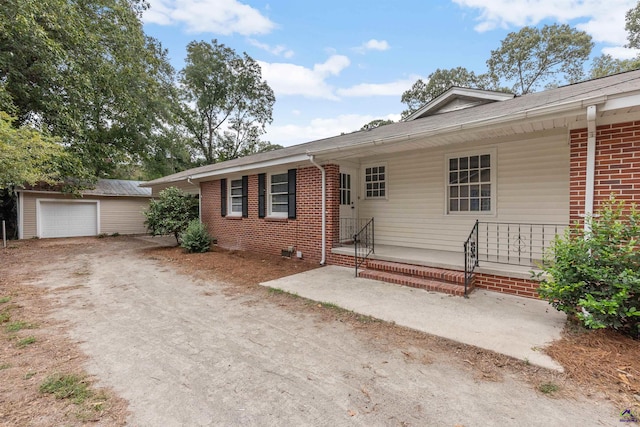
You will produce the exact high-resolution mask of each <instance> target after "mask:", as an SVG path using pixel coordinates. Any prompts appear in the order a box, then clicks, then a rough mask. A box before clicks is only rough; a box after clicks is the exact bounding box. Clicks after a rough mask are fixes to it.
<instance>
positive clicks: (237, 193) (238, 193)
mask: <svg viewBox="0 0 640 427" xmlns="http://www.w3.org/2000/svg"><path fill="white" fill-rule="evenodd" d="M231 196H232V197H233V196H242V187H240V188H231Z"/></svg>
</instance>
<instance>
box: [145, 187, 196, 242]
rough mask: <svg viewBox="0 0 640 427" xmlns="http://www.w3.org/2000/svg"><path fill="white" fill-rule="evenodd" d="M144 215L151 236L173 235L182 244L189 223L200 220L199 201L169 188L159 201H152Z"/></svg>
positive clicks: (162, 192)
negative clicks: (181, 235)
mask: <svg viewBox="0 0 640 427" xmlns="http://www.w3.org/2000/svg"><path fill="white" fill-rule="evenodd" d="M144 214H145V216H146V218H147V219H146V221H145V225H146V226H147V229H148V230H149V232H150V233H151V234H153V235H154V236H156V235H162V234H173V235H174V236H175V238H176V242H177V243H178V244H180V234H181V233H182V232H183V231H185V230H186V228H187V226H188V225H189V221H191V220H193V219H196V218H198V200H197V199H196V198H195V197H193V196H190V195H189V194H186V193H185V192H184V191H182V190H180V189H179V188H176V187H169V188H166V189H164V190H162V191H161V192H160V194H159V197H158V199H155V200H151V202H150V203H149V209H147V210H146V211H145V212H144Z"/></svg>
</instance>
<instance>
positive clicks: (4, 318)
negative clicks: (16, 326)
mask: <svg viewBox="0 0 640 427" xmlns="http://www.w3.org/2000/svg"><path fill="white" fill-rule="evenodd" d="M9 320H11V314H10V313H9V310H5V311H3V312H2V313H0V323H7V322H8V321H9Z"/></svg>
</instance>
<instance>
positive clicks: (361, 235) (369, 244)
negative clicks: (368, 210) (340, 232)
mask: <svg viewBox="0 0 640 427" xmlns="http://www.w3.org/2000/svg"><path fill="white" fill-rule="evenodd" d="M373 225H374V222H373V218H371V219H370V220H369V221H367V223H366V224H365V225H364V226H363V227H362V228H361V229H360V230H359V231H358V232H357V233H355V234H354V235H353V246H354V249H355V256H354V261H355V270H356V277H358V267H359V266H360V265H361V264H362V263H363V262H364V261H365V260H366V259H367V257H368V256H369V255H371V254H372V253H375V252H374V250H375V235H374V227H373ZM358 246H360V251H362V253H363V254H362V255H360V251H359V250H358ZM359 255H360V256H359ZM358 258H360V260H359V261H358Z"/></svg>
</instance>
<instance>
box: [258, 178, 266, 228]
mask: <svg viewBox="0 0 640 427" xmlns="http://www.w3.org/2000/svg"><path fill="white" fill-rule="evenodd" d="M266 179H267V176H266V174H264V173H261V174H258V218H264V217H265V212H266V206H265V203H264V202H265V189H266V182H265V181H266Z"/></svg>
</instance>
